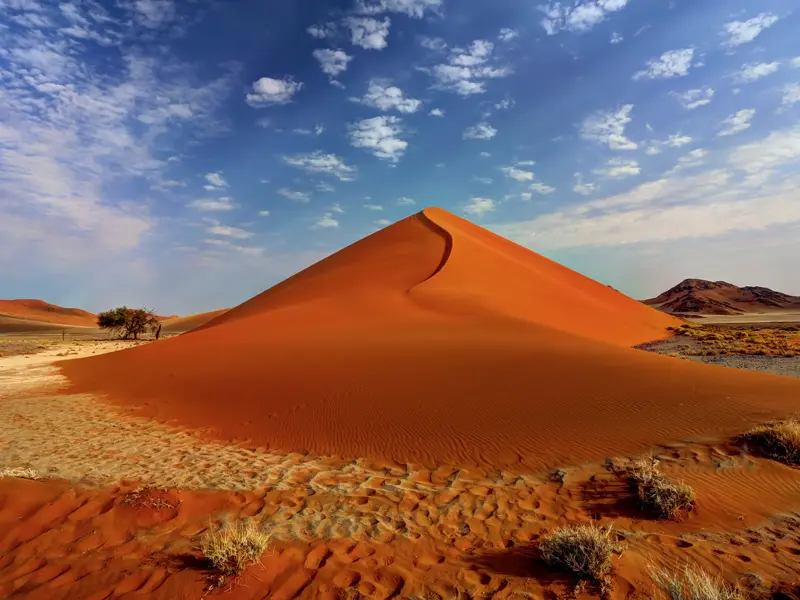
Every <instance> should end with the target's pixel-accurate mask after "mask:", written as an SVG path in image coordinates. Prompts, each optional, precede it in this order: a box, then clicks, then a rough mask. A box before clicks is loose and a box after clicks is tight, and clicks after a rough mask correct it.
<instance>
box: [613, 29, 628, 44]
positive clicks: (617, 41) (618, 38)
mask: <svg viewBox="0 0 800 600" xmlns="http://www.w3.org/2000/svg"><path fill="white" fill-rule="evenodd" d="M624 40H625V38H623V37H622V35H620V34H619V33H617V32H616V31H615V32H614V33H612V34H611V43H612V44H621V43H622V42H623V41H624Z"/></svg>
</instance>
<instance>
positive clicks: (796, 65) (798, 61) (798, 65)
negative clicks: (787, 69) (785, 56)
mask: <svg viewBox="0 0 800 600" xmlns="http://www.w3.org/2000/svg"><path fill="white" fill-rule="evenodd" d="M789 65H791V67H792V68H793V69H800V56H797V57H795V58H793V59H792V60H790V61H789Z"/></svg>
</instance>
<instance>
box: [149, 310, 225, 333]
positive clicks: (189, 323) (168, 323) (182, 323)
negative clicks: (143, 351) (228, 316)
mask: <svg viewBox="0 0 800 600" xmlns="http://www.w3.org/2000/svg"><path fill="white" fill-rule="evenodd" d="M229 310H230V309H229V308H223V309H220V310H212V311H210V312H205V313H198V314H196V315H189V316H186V317H168V318H166V319H164V320H163V321H161V324H162V328H161V330H162V331H163V332H164V333H183V332H185V331H191V330H192V329H197V328H198V327H200V326H201V325H205V324H206V323H208V322H209V321H211V320H212V319H216V318H217V317H218V316H220V315H222V314H225V313H226V312H228V311H229Z"/></svg>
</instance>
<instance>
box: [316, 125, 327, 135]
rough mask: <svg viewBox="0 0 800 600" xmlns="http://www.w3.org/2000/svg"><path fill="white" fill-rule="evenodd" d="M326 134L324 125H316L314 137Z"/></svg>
mask: <svg viewBox="0 0 800 600" xmlns="http://www.w3.org/2000/svg"><path fill="white" fill-rule="evenodd" d="M323 133H325V126H324V125H314V135H322V134H323Z"/></svg>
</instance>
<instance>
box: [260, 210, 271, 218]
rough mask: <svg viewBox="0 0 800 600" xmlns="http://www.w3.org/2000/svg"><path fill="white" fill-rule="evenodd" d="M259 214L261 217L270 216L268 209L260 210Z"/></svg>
mask: <svg viewBox="0 0 800 600" xmlns="http://www.w3.org/2000/svg"><path fill="white" fill-rule="evenodd" d="M258 216H259V217H268V216H269V211H268V210H260V211H258Z"/></svg>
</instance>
